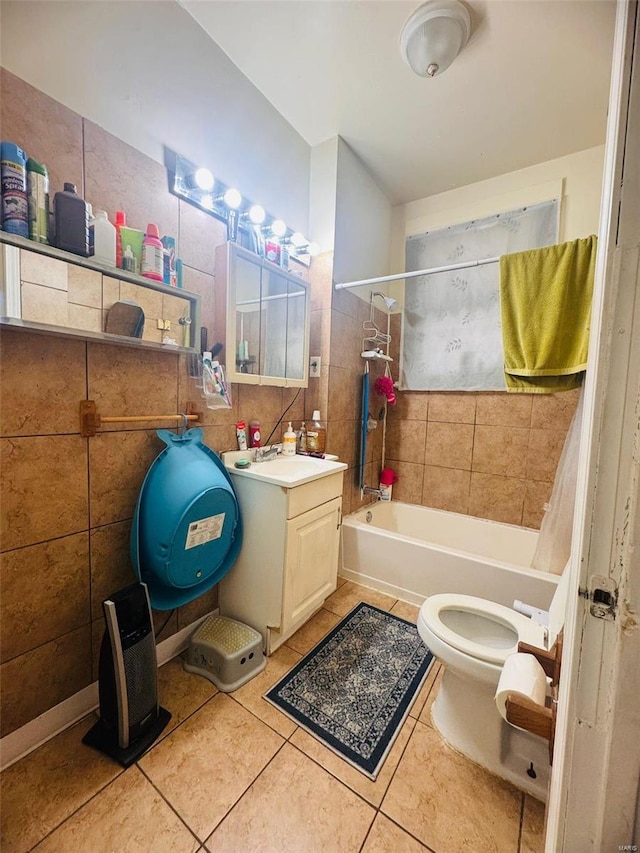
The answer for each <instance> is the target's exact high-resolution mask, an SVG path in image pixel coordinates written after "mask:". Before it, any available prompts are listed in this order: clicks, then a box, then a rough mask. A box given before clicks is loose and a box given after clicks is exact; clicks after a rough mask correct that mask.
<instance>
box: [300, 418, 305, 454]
mask: <svg viewBox="0 0 640 853" xmlns="http://www.w3.org/2000/svg"><path fill="white" fill-rule="evenodd" d="M298 450H299V451H300V453H306V452H307V427H306V426H305V423H304V421H302V423H301V424H300V435H299V437H298Z"/></svg>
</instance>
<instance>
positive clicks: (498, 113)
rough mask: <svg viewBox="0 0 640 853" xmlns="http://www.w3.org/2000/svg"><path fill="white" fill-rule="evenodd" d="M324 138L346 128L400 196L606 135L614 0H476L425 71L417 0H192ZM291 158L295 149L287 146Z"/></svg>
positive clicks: (310, 130)
mask: <svg viewBox="0 0 640 853" xmlns="http://www.w3.org/2000/svg"><path fill="white" fill-rule="evenodd" d="M182 5H183V6H184V7H185V8H186V9H187V11H188V12H189V13H190V14H191V15H192V16H193V17H194V18H195V19H196V20H197V21H198V23H199V24H200V25H201V26H202V27H203V29H204V30H205V31H206V32H207V33H208V34H209V35H210V36H211V38H212V39H214V40H215V42H216V43H217V44H218V45H219V46H220V47H221V48H222V50H223V51H224V52H225V53H226V54H227V55H228V56H229V58H230V59H231V60H232V61H233V62H234V63H235V65H237V67H238V68H239V69H240V70H241V71H242V72H243V73H244V74H245V75H246V76H247V77H248V78H249V79H250V80H251V82H252V83H253V84H254V85H255V86H256V87H257V88H258V89H259V90H260V91H261V92H262V93H263V94H264V96H265V97H266V98H267V99H268V100H269V101H270V102H271V103H272V104H273V106H274V107H275V108H276V109H277V110H278V111H279V112H280V113H281V114H282V115H283V116H284V117H285V118H286V119H287V121H288V122H289V123H290V124H291V125H292V126H293V127H294V128H295V129H296V130H297V131H298V133H299V134H300V135H301V136H302V137H303V138H304V139H305V140H306V142H307V143H308V144H309V145H311V146H313V145H317V144H318V143H321V142H324V141H325V140H327V139H330V138H332V137H335V136H336V135H340V136H341V137H342V138H343V139H344V140H345V141H346V142H347V143H348V144H349V145H350V146H351V147H352V149H353V150H354V151H355V152H356V154H357V155H358V156H359V157H360V159H361V160H362V162H363V163H364V164H365V166H366V167H367V169H368V170H369V172H370V173H371V175H372V176H373V177H374V179H375V180H376V182H377V184H378V186H379V187H380V188H381V189H382V190H383V191H384V192H385V193H386V195H387V196H388V197H389V199H390V201H391V202H392V203H393V204H400V203H405V202H408V201H412V200H415V199H419V198H424V197H425V196H429V195H433V194H436V193H440V192H444V191H446V190H450V189H453V188H455V187H457V186H464V185H466V184H470V183H474V182H476V181H480V180H484V179H486V178H491V177H495V176H496V175H501V174H504V173H506V172H510V171H513V170H516V169H521V168H524V167H526V166H529V165H532V164H535V163H541V162H543V161H545V160H551V159H554V158H556V157H560V156H563V155H565V154H570V153H572V152H575V151H580V150H583V149H586V148H591V147H593V146H596V145H600V144H602V143H603V142H604V136H605V122H606V110H607V102H608V92H609V77H610V64H611V53H612V44H613V29H614V18H615V0H603V1H602V2H600V0H543V2H541V1H540V0H506V2H504V0H471V2H466V6H467V8H468V9H469V12H470V14H471V20H472V33H471V38H470V40H469V42H468V44H467V45H466V47H465V48H464V49H463V51H462V52H461V54H460V55H459V56H458V58H457V59H456V60H455V62H454V63H453V65H451V66H450V68H449V69H447V70H446V71H445V72H443V74H442V75H441V76H439V77H435V78H434V79H426V78H422V77H418V76H416V75H415V74H414V73H413V72H412V71H411V70H410V69H409V68H408V66H407V65H405V64H404V62H403V61H402V59H401V57H400V54H399V50H398V40H399V34H400V30H401V28H402V25H403V23H404V21H405V20H406V18H407V17H408V16H409V15H410V14H411V13H412V12H413V11H414V10H415V9H416V8H418V6H419V5H420V2H419V0H416V2H405V0H233V2H231V0H182ZM283 160H284V161H286V152H283Z"/></svg>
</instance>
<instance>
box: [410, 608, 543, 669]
mask: <svg viewBox="0 0 640 853" xmlns="http://www.w3.org/2000/svg"><path fill="white" fill-rule="evenodd" d="M420 612H421V616H422V618H423V619H424V621H425V622H426V624H427V625H428V626H429V629H430V630H431V631H432V632H433V633H434V634H435V635H436V637H438V638H439V639H441V640H442V641H443V642H444V643H447V644H448V645H449V646H452V647H453V648H454V649H457V650H458V651H460V652H464V653H465V654H468V655H470V656H472V657H475V658H477V659H478V660H483V661H487V662H488V663H494V664H497V665H499V666H502V665H503V664H504V662H505V660H506V659H507V657H508V655H510V654H513V652H516V651H517V650H518V642H519V641H522V642H525V643H530V644H531V645H533V646H538V647H539V648H545V632H544V628H543V627H542V625H538V624H537V623H536V622H533V621H532V620H531V619H529V618H528V617H527V616H523V615H522V614H521V613H516V611H515V610H511V608H510V607H505V606H504V605H502V604H496V603H495V602H493V601H487V600H486V599H484V598H476V597H474V596H472V595H453V594H443V595H432V596H431V597H430V598H428V599H427V600H426V601H425V602H424V604H423V605H422V608H421V611H420Z"/></svg>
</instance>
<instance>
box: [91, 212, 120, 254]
mask: <svg viewBox="0 0 640 853" xmlns="http://www.w3.org/2000/svg"><path fill="white" fill-rule="evenodd" d="M93 257H94V258H95V260H96V261H98V263H100V264H103V265H104V266H105V267H115V265H116V229H115V227H114V226H113V225H112V224H111V223H110V222H109V219H108V218H107V214H106V211H104V210H96V212H95V219H94V224H93Z"/></svg>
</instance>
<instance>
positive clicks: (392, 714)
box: [264, 602, 433, 779]
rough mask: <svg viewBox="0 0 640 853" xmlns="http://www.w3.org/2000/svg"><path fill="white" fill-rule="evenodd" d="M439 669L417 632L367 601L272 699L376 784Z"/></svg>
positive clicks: (269, 695)
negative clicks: (431, 669)
mask: <svg viewBox="0 0 640 853" xmlns="http://www.w3.org/2000/svg"><path fill="white" fill-rule="evenodd" d="M432 662H433V655H432V654H431V652H430V651H429V649H427V647H426V646H425V645H424V643H423V642H422V640H421V639H420V636H419V635H418V630H417V628H416V626H415V625H413V624H412V623H411V622H407V621H406V620H405V619H400V618H398V617H397V616H394V615H393V614H391V613H387V612H386V611H385V610H380V609H379V608H377V607H373V606H372V605H370V604H365V603H364V602H361V603H360V604H358V605H357V606H356V607H354V608H353V610H352V611H351V612H350V613H348V614H347V615H346V616H345V617H344V619H343V620H342V621H341V622H340V623H338V625H336V627H335V628H334V629H333V630H332V631H331V632H330V633H329V634H327V636H326V637H325V638H324V639H323V640H321V641H320V642H319V643H318V644H317V645H316V646H315V647H314V648H313V649H312V650H311V651H310V652H309V653H308V654H307V655H306V656H305V657H303V658H302V660H301V661H299V662H298V663H297V664H296V665H295V666H294V667H293V669H291V670H289V672H288V673H287V674H286V675H285V676H284V677H283V678H281V679H280V681H278V683H277V684H276V685H274V687H272V688H271V689H270V690H269V691H268V692H267V693H265V694H264V698H265V699H266V700H267V701H269V702H271V703H272V704H273V705H275V706H276V708H278V709H279V710H280V711H283V712H284V713H285V714H286V715H287V716H288V717H291V719H292V720H294V722H296V723H298V725H300V726H302V728H303V729H305V730H306V731H308V732H309V734H312V735H314V736H315V737H316V738H318V740H320V741H321V742H322V743H324V744H325V746H328V747H329V749H331V750H333V751H334V752H336V753H337V754H338V755H339V756H340V757H341V758H344V759H345V761H348V762H349V764H352V765H353V766H354V767H356V768H357V769H358V770H360V771H362V773H364V774H365V775H366V776H368V777H369V778H370V779H375V778H376V776H377V774H378V772H379V770H380V768H381V766H382V764H383V762H384V760H385V758H386V757H387V754H388V753H389V750H390V749H391V746H392V745H393V742H394V740H395V738H396V736H397V734H398V732H399V731H400V728H401V727H402V723H403V722H404V720H405V719H406V717H407V715H408V713H409V709H410V707H411V703H412V702H413V700H414V699H415V697H416V695H417V693H418V691H419V690H420V687H421V686H422V683H423V682H424V680H425V678H426V676H427V673H428V671H429V667H430V666H431V663H432Z"/></svg>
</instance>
